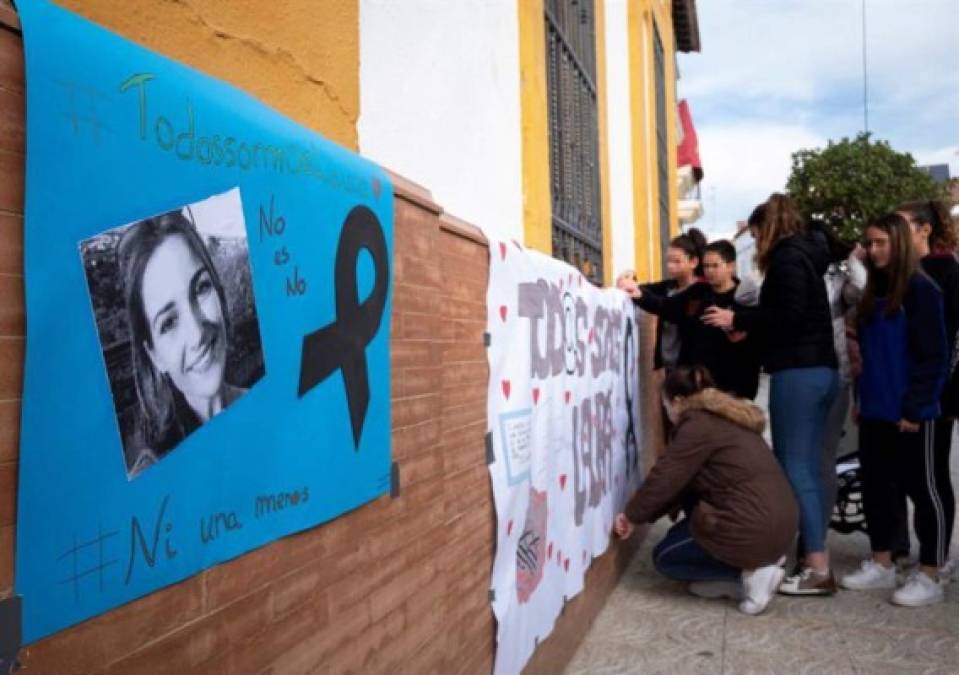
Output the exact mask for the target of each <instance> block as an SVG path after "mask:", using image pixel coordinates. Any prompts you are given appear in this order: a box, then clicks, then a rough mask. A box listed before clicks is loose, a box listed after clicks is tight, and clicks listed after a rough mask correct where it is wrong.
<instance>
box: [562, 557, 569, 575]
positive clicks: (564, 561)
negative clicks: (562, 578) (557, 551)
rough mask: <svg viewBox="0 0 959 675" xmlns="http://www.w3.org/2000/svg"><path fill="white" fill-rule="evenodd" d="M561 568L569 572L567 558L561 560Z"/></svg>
mask: <svg viewBox="0 0 959 675" xmlns="http://www.w3.org/2000/svg"><path fill="white" fill-rule="evenodd" d="M563 569H564V570H566V571H567V572H569V558H566V559H565V560H563Z"/></svg>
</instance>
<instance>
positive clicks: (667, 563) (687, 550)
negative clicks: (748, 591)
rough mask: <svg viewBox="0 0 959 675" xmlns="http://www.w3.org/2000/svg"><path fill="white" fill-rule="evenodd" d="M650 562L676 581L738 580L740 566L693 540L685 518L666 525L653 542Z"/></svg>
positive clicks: (665, 575) (657, 569) (661, 572)
mask: <svg viewBox="0 0 959 675" xmlns="http://www.w3.org/2000/svg"><path fill="white" fill-rule="evenodd" d="M653 566H654V567H655V568H656V571H657V572H659V573H660V574H662V575H663V576H664V577H669V578H670V579H677V580H679V581H726V580H735V581H739V573H740V570H739V569H737V568H735V567H733V566H732V565H727V564H726V563H724V562H723V561H721V560H717V559H716V558H714V557H712V556H711V555H709V554H708V553H707V552H706V551H705V550H704V549H703V547H702V546H700V545H699V544H697V543H696V541H695V540H694V539H693V535H692V534H690V532H689V520H688V519H687V518H683V519H682V520H680V521H679V522H678V523H676V524H675V525H673V526H672V527H671V528H669V532H667V533H666V536H665V537H663V540H662V541H661V542H659V543H658V544H656V548H654V549H653Z"/></svg>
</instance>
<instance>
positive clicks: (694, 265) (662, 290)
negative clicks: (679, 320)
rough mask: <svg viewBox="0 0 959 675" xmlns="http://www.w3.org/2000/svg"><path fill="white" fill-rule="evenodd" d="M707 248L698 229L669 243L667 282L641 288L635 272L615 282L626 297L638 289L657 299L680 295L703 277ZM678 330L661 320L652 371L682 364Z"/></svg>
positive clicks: (667, 251) (657, 326)
mask: <svg viewBox="0 0 959 675" xmlns="http://www.w3.org/2000/svg"><path fill="white" fill-rule="evenodd" d="M705 247H706V237H705V236H704V235H703V233H702V232H700V231H699V230H697V229H696V228H692V229H691V230H690V231H689V232H688V233H686V234H681V235H679V236H678V237H675V238H674V239H673V240H672V241H670V242H669V248H667V249H666V273H667V274H668V276H669V278H668V279H663V280H662V281H657V282H654V283H649V284H641V285H640V284H638V283H637V281H636V275H635V273H634V272H633V271H632V270H628V271H626V272H623V273H622V274H620V275H619V276H618V277H617V278H616V287H617V288H619V289H620V290H623V291H626V292H627V293H630V294H632V293H634V292H635V291H636V289H637V288H639V289H641V290H642V292H643V294H645V295H648V296H653V297H657V298H668V297H671V296H673V295H675V294H677V293H680V292H682V291H684V290H686V289H687V288H689V287H690V286H692V285H693V284H694V283H696V281H697V279H698V278H699V277H701V276H702V274H703V268H702V262H703V250H704V249H705ZM679 333H680V331H679V327H678V326H677V325H676V324H675V323H673V322H671V321H664V320H662V319H660V320H659V321H658V322H657V324H656V347H655V349H654V353H653V369H654V370H660V369H661V368H666V369H667V370H671V369H673V368H675V367H676V365H677V363H678V361H679V354H680V349H681V347H682V342H681V339H680V334H679Z"/></svg>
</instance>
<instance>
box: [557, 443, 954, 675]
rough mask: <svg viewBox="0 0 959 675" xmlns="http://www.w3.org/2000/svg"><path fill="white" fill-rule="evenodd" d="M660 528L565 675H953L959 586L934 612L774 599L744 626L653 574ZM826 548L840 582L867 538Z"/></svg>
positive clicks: (736, 616)
mask: <svg viewBox="0 0 959 675" xmlns="http://www.w3.org/2000/svg"><path fill="white" fill-rule="evenodd" d="M956 446H957V443H956V442H955V438H954V439H953V452H952V469H953V485H956V486H959V480H957V479H959V448H957V447H956ZM666 527H667V523H666V522H665V521H660V522H659V523H657V524H656V525H655V526H654V527H653V528H652V530H651V532H650V533H649V536H648V537H647V538H646V540H645V541H644V543H643V546H642V548H641V549H640V551H639V553H638V554H637V555H636V557H635V559H634V560H633V563H632V565H631V567H630V569H629V570H628V571H627V572H626V573H625V574H624V575H623V577H622V579H621V581H620V582H619V585H618V586H617V588H616V590H614V591H613V593H612V594H611V595H610V597H609V601H608V603H607V605H606V606H605V607H604V608H603V611H602V612H601V613H600V615H599V616H598V617H597V619H596V621H595V623H594V624H593V626H592V628H591V629H590V631H589V633H588V634H587V636H586V638H585V639H584V641H583V643H582V645H581V647H580V649H579V651H578V652H577V655H576V657H575V659H574V660H573V662H572V663H571V664H570V665H569V668H568V669H567V671H566V672H567V675H583V674H586V673H589V674H595V675H600V674H604V675H606V674H610V675H611V674H613V673H637V674H640V675H653V674H659V673H662V674H666V675H686V674H687V673H692V674H696V675H707V674H716V675H719V674H723V675H727V674H735V675H739V674H746V673H776V674H779V673H784V674H786V673H788V674H790V675H792V674H793V673H815V674H816V675H819V674H826V673H842V674H852V673H855V674H861V675H887V674H888V675H912V674H919V673H923V674H928V675H932V674H933V673H935V674H937V675H938V674H946V673H949V674H952V675H959V578H957V580H956V581H954V582H953V583H951V584H950V585H949V586H947V587H946V600H945V602H944V603H942V604H940V605H936V606H933V607H926V608H921V609H911V608H903V607H896V606H894V605H892V604H890V603H889V602H888V600H887V598H888V596H889V591H872V592H853V591H840V592H839V594H838V595H836V596H835V597H832V598H787V597H785V596H778V597H776V598H775V599H774V600H773V602H772V604H771V606H770V607H769V609H767V611H766V613H765V614H763V615H762V616H759V617H749V616H745V615H743V614H740V613H739V611H738V610H737V609H736V606H735V604H734V603H733V602H732V601H731V600H703V599H700V598H696V597H693V596H691V595H689V594H688V593H687V592H686V585H685V584H682V583H679V582H675V581H669V580H667V579H664V578H663V577H661V576H659V575H658V574H657V573H656V572H655V570H653V568H652V562H651V560H650V551H651V550H652V547H653V546H654V545H655V544H656V542H657V541H659V540H660V539H661V538H662V536H663V534H664V533H665V530H666ZM956 530H957V532H956V536H955V537H954V539H956V540H959V527H957V528H956ZM829 549H830V551H831V552H832V556H833V566H834V569H835V570H836V571H837V572H838V573H840V574H841V573H843V572H846V571H848V570H851V569H853V568H855V567H856V566H857V565H858V563H859V560H860V559H861V558H863V557H865V556H866V555H867V554H868V551H869V545H868V541H867V539H866V537H865V535H862V534H858V533H857V534H852V535H845V536H844V535H839V534H836V533H835V532H831V533H830V539H829ZM957 549H959V545H955V546H954V547H953V550H954V551H956V550H957ZM916 550H917V547H916V546H915V545H914V546H913V551H914V552H915V551H916ZM957 576H959V575H957Z"/></svg>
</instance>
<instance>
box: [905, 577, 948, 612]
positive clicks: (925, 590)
mask: <svg viewBox="0 0 959 675" xmlns="http://www.w3.org/2000/svg"><path fill="white" fill-rule="evenodd" d="M944 595H945V594H944V593H943V591H942V584H940V583H939V582H938V581H936V580H935V579H932V578H930V577H929V576H928V575H927V574H925V573H924V572H920V571H919V570H916V571H915V572H913V573H912V575H911V576H910V577H909V579H907V580H906V583H905V585H903V586H902V588H900V589H899V590H897V591H896V592H895V593H893V594H892V602H893V604H895V605H902V606H903V607H925V606H926V605H934V604H936V603H938V602H942V600H943V597H944Z"/></svg>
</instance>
